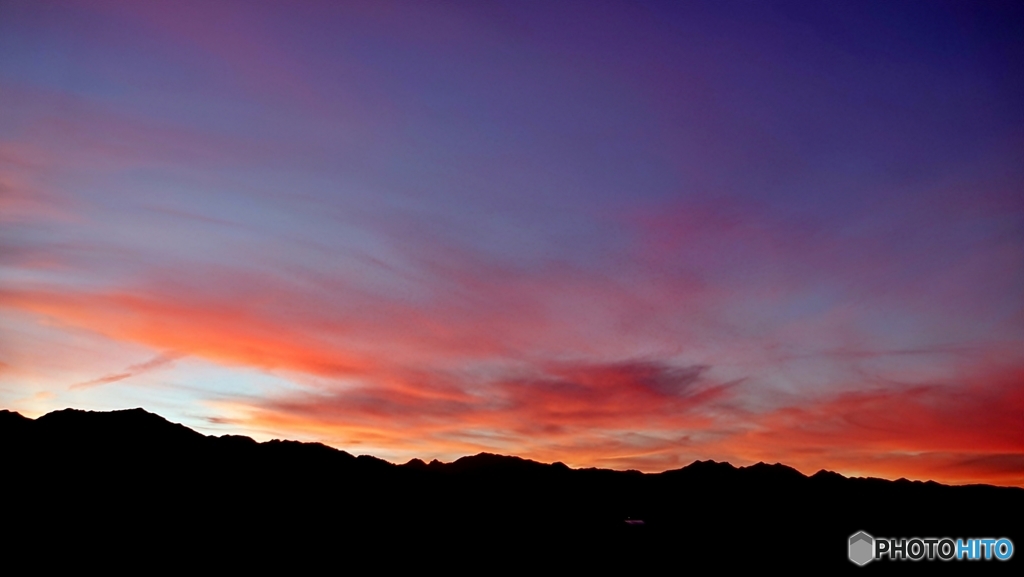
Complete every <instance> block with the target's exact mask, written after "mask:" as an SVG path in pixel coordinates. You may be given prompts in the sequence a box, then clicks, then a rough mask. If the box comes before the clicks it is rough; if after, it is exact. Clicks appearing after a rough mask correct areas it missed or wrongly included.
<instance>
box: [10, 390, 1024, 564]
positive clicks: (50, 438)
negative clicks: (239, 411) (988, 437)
mask: <svg viewBox="0 0 1024 577" xmlns="http://www.w3.org/2000/svg"><path fill="white" fill-rule="evenodd" d="M0 463H2V464H3V471H4V472H3V479H4V480H3V488H4V490H3V495H4V499H5V501H6V503H7V505H6V506H5V507H4V513H5V515H4V519H5V524H6V526H7V528H8V534H12V535H14V537H13V538H11V539H8V542H7V545H8V547H9V549H8V550H9V551H12V552H18V554H23V555H31V556H37V557H38V558H41V559H47V558H61V559H78V560H79V561H81V562H83V563H104V564H112V565H117V564H119V563H128V562H129V560H131V562H133V563H134V562H138V563H153V562H154V560H156V561H158V562H161V563H165V564H182V565H189V564H196V563H202V564H204V566H206V565H211V564H212V565H217V566H222V567H231V568H235V569H237V568H238V567H242V566H248V567H260V566H264V565H265V564H266V563H271V562H282V563H287V564H288V566H290V567H293V568H294V567H297V566H301V565H307V564H312V565H317V566H322V565H323V564H324V563H327V564H329V566H332V567H344V568H349V569H352V568H356V567H366V568H371V567H375V568H376V569H381V568H384V567H387V566H392V567H393V566H396V565H397V564H403V565H413V566H420V565H422V567H428V566H429V567H434V569H436V570H439V571H440V572H443V573H444V572H455V573H463V572H469V571H473V572H488V573H489V572H495V571H500V570H501V569H502V568H503V567H511V566H515V565H520V564H521V565H523V566H536V564H538V563H541V564H544V565H543V566H544V567H548V568H549V569H550V568H558V567H562V568H566V569H575V570H577V571H580V570H583V568H593V569H598V570H607V569H610V568H612V567H625V568H632V569H641V568H655V569H666V568H668V569H670V570H672V571H673V572H674V573H681V572H683V573H685V572H694V573H703V572H706V571H708V570H709V569H710V568H712V567H743V568H753V569H758V568H760V569H764V568H769V567H777V568H790V567H801V566H804V567H813V568H816V569H819V570H825V571H832V572H834V571H860V572H864V571H869V570H871V571H880V570H898V571H902V572H906V571H907V570H912V569H916V570H925V569H927V570H928V572H930V573H933V572H935V571H938V570H941V571H947V572H949V571H954V572H963V571H965V570H974V571H978V570H983V571H986V572H992V571H996V572H1012V573H1014V574H1020V573H1019V571H1020V567H1019V565H1021V564H1022V563H1021V561H1020V557H1021V555H1022V554H1015V555H1014V557H1013V558H1011V559H1010V560H1009V561H1005V562H995V561H989V562H940V561H921V562H916V563H915V562H887V563H886V562H876V563H872V564H870V565H868V566H865V567H858V566H855V565H853V564H852V563H851V562H850V561H849V560H848V558H847V539H848V538H849V537H850V535H853V534H854V533H856V532H858V531H866V532H867V533H869V534H871V535H875V536H889V537H906V538H910V537H946V536H949V537H952V538H954V539H955V538H958V537H961V538H967V537H1008V538H1010V539H1011V540H1013V543H1014V544H1015V545H1016V546H1020V545H1022V544H1024V539H1022V537H1024V534H1022V522H1021V519H1024V515H1022V514H1024V490H1022V489H1019V488H1013V487H993V486H987V485H969V486H947V485H942V484H939V483H934V482H919V481H907V480H904V479H901V480H898V481H886V480H882V479H872V478H847V477H844V476H842V475H840V474H837V473H834V472H830V471H819V472H818V473H816V474H814V475H812V476H810V477H808V476H805V475H803V474H802V473H800V472H799V471H797V470H795V469H793V468H791V467H787V466H785V465H781V464H765V463H758V464H756V465H752V466H749V467H734V466H733V465H731V464H729V463H718V462H715V461H697V462H694V463H693V464H691V465H689V466H687V467H683V468H682V469H677V470H672V471H665V472H663V473H657V474H649V473H640V472H638V471H613V470H607V469H571V468H569V467H567V466H566V465H564V464H562V463H554V464H544V463H538V462H536V461H531V460H527V459H522V458H519V457H510V456H502V455H494V454H489V453H480V454H478V455H474V456H467V457H463V458H461V459H458V460H456V461H454V462H452V463H441V462H439V461H436V460H435V461H431V462H430V463H429V464H428V463H425V462H424V461H422V460H419V459H413V460H411V461H409V462H408V463H405V464H403V465H395V464H391V463H388V462H387V461H384V460H381V459H377V458H375V457H370V456H365V455H364V456H358V457H356V456H353V455H351V454H349V453H347V452H345V451H341V450H337V449H333V448H331V447H327V446H325V445H322V444H318V443H300V442H295V441H279V440H274V441H269V442H265V443H257V442H256V441H254V440H252V439H250V438H248V437H242V436H236V435H225V436H221V437H214V436H205V435H202V434H200V433H197V432H195V431H193V430H191V429H189V428H187V427H185V426H182V425H179V424H175V423H171V422H169V421H167V420H165V419H163V418H162V417H160V416H158V415H155V414H152V413H149V412H146V411H144V410H142V409H132V410H124V411H113V412H86V411H79V410H73V409H66V410H63V411H55V412H52V413H49V414H47V415H44V416H42V417H39V418H38V419H35V420H32V419H28V418H25V417H23V416H21V415H19V414H18V413H15V412H11V411H0ZM967 565H969V567H968V566H967ZM424 570H426V569H424ZM431 572H434V571H433V570H432V571H431ZM602 572H604V571H602Z"/></svg>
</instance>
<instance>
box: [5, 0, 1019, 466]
mask: <svg viewBox="0 0 1024 577" xmlns="http://www.w3.org/2000/svg"><path fill="white" fill-rule="evenodd" d="M136 406H141V407H144V408H146V409H147V410H150V411H153V412H157V413H159V414H161V415H163V416H165V417H167V418H168V419H170V420H172V421H176V422H181V423H184V424H186V425H188V426H190V427H193V428H195V429H197V430H199V431H201V432H204V433H207V434H224V433H236V434H246V435H250V436H253V437H255V438H257V439H260V440H264V439H269V438H275V437H283V438H292V439H300V440H308V441H322V442H325V443H327V444H330V445H332V446H335V447H338V448H342V449H345V450H347V451H350V452H353V453H356V454H361V453H367V454H374V455H377V456H380V457H383V458H386V459H388V460H391V461H396V462H404V461H405V460H408V459H409V458H412V457H419V458H423V459H428V460H429V459H432V458H439V459H441V460H452V459H455V458H457V457H459V456H462V455H466V454H473V453H477V452H480V451H488V452H496V453H503V454H517V455H521V456H523V457H528V458H533V459H536V460H541V461H546V462H551V461H555V460H560V461H563V462H565V463H566V464H568V465H570V466H598V467H609V468H615V469H625V468H637V469H641V470H644V471H661V470H665V469H669V468H677V467H680V466H683V465H686V464H688V463H690V462H692V461H693V460H694V459H709V458H710V459H716V460H728V461H731V462H732V463H734V464H736V465H746V464H750V463H753V462H757V461H762V460H763V461H767V462H783V463H787V464H790V465H792V466H795V467H797V468H798V469H800V470H801V471H803V472H804V473H808V474H809V473H813V472H815V471H817V470H819V469H822V468H826V469H831V470H835V471H838V472H840V473H843V474H846V475H872V476H879V477H886V478H897V477H908V478H912V479H936V480H939V481H943V482H949V483H966V482H989V483H996V484H1004V485H1020V486H1024V5H1022V4H1021V3H1019V2H983V1H972V2H939V1H935V2H909V1H907V2H899V1H897V2H894V1H891V0H887V1H882V2H868V1H864V0H857V1H852V2H815V1H807V2H768V1H763V2H762V1H758V2H725V1H714V2H611V1H586V2H567V1H559V2H528V1H519V0H517V1H511V2H479V1H468V2H441V1H437V2H397V3H391V2H384V1H372V2H334V1H325V2H313V1H295V2H284V1H277V2H254V1H244V2H242V1H239V2H229V1H221V0H216V1H207V0H203V1H195V2H191V1H174V2H149V1H147V2H134V1H132V2H101V1H96V2H35V1H29V0H24V1H21V0H2V1H0V407H3V408H8V409H12V410H17V411H19V412H22V413H23V414H26V415H28V416H33V417H34V416H38V415H40V414H43V413H46V412H48V411H51V410H55V409H62V408H65V407H75V408H82V409H91V410H111V409H121V408H129V407H136Z"/></svg>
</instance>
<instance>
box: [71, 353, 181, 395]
mask: <svg viewBox="0 0 1024 577" xmlns="http://www.w3.org/2000/svg"><path fill="white" fill-rule="evenodd" d="M181 357H182V355H181V354H178V353H164V354H161V355H157V356H155V357H153V358H152V359H149V360H148V361H146V362H144V363H138V364H135V365H131V366H129V367H128V368H126V369H125V370H124V371H122V372H120V373H114V374H110V375H104V376H102V377H99V378H95V379H92V380H89V381H84V382H81V383H75V384H74V385H71V387H69V388H70V389H88V388H91V387H97V386H99V385H108V384H110V383H116V382H118V381H123V380H125V379H129V378H131V377H135V376H138V375H141V374H143V373H148V372H150V371H154V370H157V369H161V368H163V367H166V366H169V365H171V364H173V363H174V361H176V360H178V359H180V358H181Z"/></svg>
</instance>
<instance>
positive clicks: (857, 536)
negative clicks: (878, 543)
mask: <svg viewBox="0 0 1024 577" xmlns="http://www.w3.org/2000/svg"><path fill="white" fill-rule="evenodd" d="M874 545H875V539H874V537H872V536H871V535H868V534H867V533H865V532H864V531H857V532H856V533H854V534H853V535H850V561H853V562H854V563H856V564H858V565H861V566H864V565H866V564H867V562H868V561H871V559H872V558H873V557H874V556H873V555H872V554H871V550H872V549H874Z"/></svg>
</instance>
